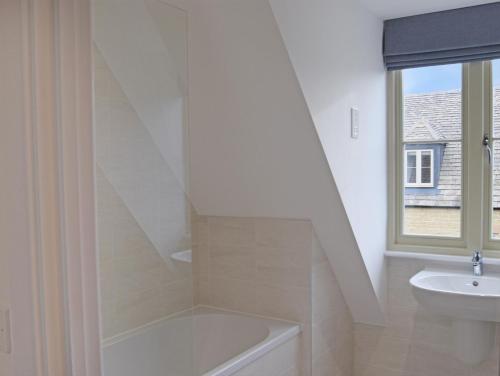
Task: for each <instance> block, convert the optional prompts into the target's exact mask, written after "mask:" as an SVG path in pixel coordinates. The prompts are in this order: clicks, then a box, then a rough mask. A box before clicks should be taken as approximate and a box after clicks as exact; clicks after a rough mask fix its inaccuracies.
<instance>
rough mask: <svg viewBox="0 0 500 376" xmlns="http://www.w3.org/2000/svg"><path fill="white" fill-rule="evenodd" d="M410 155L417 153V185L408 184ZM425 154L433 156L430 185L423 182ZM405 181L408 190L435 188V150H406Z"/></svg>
mask: <svg viewBox="0 0 500 376" xmlns="http://www.w3.org/2000/svg"><path fill="white" fill-rule="evenodd" d="M409 153H415V155H416V172H417V174H416V179H415V183H409V182H408V176H407V172H408V154H409ZM424 153H430V155H431V165H430V169H431V181H430V182H429V183H423V182H422V154H424ZM404 163H405V164H404V175H405V177H404V179H405V180H404V181H405V187H407V188H432V187H434V150H433V149H413V150H412V149H408V150H405V162H404Z"/></svg>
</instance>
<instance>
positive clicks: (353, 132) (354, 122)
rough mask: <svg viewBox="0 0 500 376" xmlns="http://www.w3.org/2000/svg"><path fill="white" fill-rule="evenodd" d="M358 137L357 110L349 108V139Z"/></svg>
mask: <svg viewBox="0 0 500 376" xmlns="http://www.w3.org/2000/svg"><path fill="white" fill-rule="evenodd" d="M358 137H359V110H358V109H357V108H355V107H352V108H351V138H358Z"/></svg>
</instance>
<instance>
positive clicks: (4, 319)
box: [0, 307, 11, 354]
mask: <svg viewBox="0 0 500 376" xmlns="http://www.w3.org/2000/svg"><path fill="white" fill-rule="evenodd" d="M0 352H2V353H5V354H10V352H11V345H10V311H9V309H8V308H1V307H0Z"/></svg>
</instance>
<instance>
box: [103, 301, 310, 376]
mask: <svg viewBox="0 0 500 376" xmlns="http://www.w3.org/2000/svg"><path fill="white" fill-rule="evenodd" d="M299 333H300V326H299V325H298V324H294V323H289V322H284V321H278V320H270V319H266V318H261V317H255V316H249V315H242V314H238V313H232V312H227V311H221V310H216V309H212V308H205V307H201V308H195V309H194V310H192V311H189V312H184V313H182V314H180V315H178V316H174V317H171V318H169V319H166V320H162V321H160V322H157V323H155V324H152V325H149V326H147V327H144V328H142V329H139V330H136V331H134V332H131V333H128V334H125V335H122V336H118V337H115V338H113V339H112V340H111V341H108V342H107V343H105V345H104V347H103V368H104V376H200V375H202V376H228V375H234V374H235V373H237V372H238V371H239V370H241V369H242V368H244V367H247V366H249V365H250V364H251V363H252V362H254V361H256V360H257V359H259V358H261V357H263V356H264V355H266V354H268V353H269V352H271V351H272V350H274V349H276V348H277V347H278V346H280V345H282V344H284V343H285V342H287V341H289V340H291V339H292V338H294V337H296V336H297V335H298V334H299ZM297 342H298V341H297Z"/></svg>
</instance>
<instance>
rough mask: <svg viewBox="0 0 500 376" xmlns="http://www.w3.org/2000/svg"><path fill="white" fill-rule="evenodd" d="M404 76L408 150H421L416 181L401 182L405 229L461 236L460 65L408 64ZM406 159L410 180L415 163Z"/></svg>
mask: <svg viewBox="0 0 500 376" xmlns="http://www.w3.org/2000/svg"><path fill="white" fill-rule="evenodd" d="M402 78H403V106H404V109H403V129H402V133H403V143H404V150H421V152H420V161H419V165H418V167H419V168H420V169H419V171H418V172H419V173H418V174H417V173H416V172H415V170H416V169H412V171H411V172H412V173H414V175H415V176H411V178H413V177H415V184H413V185H411V186H404V187H403V189H404V209H403V234H406V235H428V236H444V237H460V235H461V207H462V142H461V141H460V140H461V138H462V67H461V65H460V64H453V65H444V66H434V67H425V68H415V69H406V70H403V72H402ZM424 150H425V151H424ZM406 159H407V166H406V177H407V183H409V182H410V181H409V177H410V167H409V166H410V164H412V166H416V165H417V164H416V163H415V164H413V163H414V161H413V160H410V158H409V155H407V158H406ZM431 183H432V186H431V185H430V184H431Z"/></svg>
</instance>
